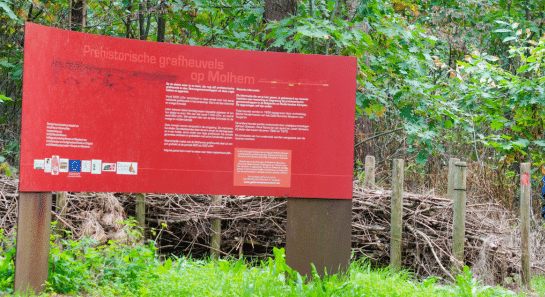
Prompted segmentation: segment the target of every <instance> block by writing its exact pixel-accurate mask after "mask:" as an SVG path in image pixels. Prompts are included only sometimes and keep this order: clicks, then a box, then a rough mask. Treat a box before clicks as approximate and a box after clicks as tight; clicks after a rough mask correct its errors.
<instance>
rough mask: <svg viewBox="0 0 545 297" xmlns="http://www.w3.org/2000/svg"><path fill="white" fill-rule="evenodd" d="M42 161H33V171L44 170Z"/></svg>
mask: <svg viewBox="0 0 545 297" xmlns="http://www.w3.org/2000/svg"><path fill="white" fill-rule="evenodd" d="M44 166H45V165H44V160H43V159H36V160H34V169H44Z"/></svg>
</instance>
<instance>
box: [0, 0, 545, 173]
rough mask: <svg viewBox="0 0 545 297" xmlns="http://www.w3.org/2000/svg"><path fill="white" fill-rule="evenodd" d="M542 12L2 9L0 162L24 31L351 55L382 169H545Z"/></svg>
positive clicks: (14, 127) (465, 8)
mask: <svg viewBox="0 0 545 297" xmlns="http://www.w3.org/2000/svg"><path fill="white" fill-rule="evenodd" d="M544 11H545V2H543V1H537V0H524V1H522V0H511V1H499V0H459V1H447V0H445V1H437V0H414V1H404V0H392V1H378V0H360V1H354V0H298V1H296V0H267V1H258V0H214V1H210V0H195V1H189V0H122V1H111V0H105V1H100V0H86V1H82V0H72V1H70V0H54V1H48V0H17V1H14V0H0V52H1V56H0V68H1V69H2V71H1V72H0V110H1V111H2V112H1V113H0V125H1V126H2V129H1V130H0V149H1V150H2V153H1V154H0V162H4V161H7V162H9V163H10V164H12V165H17V163H18V151H19V134H20V117H21V102H22V100H23V98H22V72H23V52H24V39H23V36H24V23H25V22H27V21H28V22H34V23H39V24H43V25H46V26H51V27H56V28H63V29H71V30H78V31H84V32H87V33H91V34H100V35H108V36H117V37H124V38H134V39H141V40H149V41H159V42H169V43H177V44H189V45H199V46H212V47H223V48H236V49H245V50H258V51H276V50H278V49H280V48H281V49H282V50H285V51H288V52H292V53H304V54H321V55H344V56H354V57H357V58H358V61H359V63H358V65H359V69H358V76H357V78H355V79H357V81H358V88H357V90H354V92H356V98H357V106H356V110H355V113H354V115H355V120H357V123H358V125H361V124H362V123H365V125H366V126H367V130H358V131H360V132H357V133H356V135H355V141H356V142H355V146H356V148H357V149H358V150H359V149H361V148H362V147H363V145H368V144H369V143H371V142H372V146H373V147H374V148H375V154H376V155H377V158H378V162H379V164H380V162H384V161H386V160H389V159H392V158H393V157H396V156H404V157H405V158H406V159H414V160H415V161H416V164H420V166H422V167H421V168H424V169H425V168H426V167H425V166H432V165H434V164H435V165H437V164H439V165H441V164H444V163H445V162H446V160H448V158H449V157H459V158H461V159H465V160H471V159H473V160H477V161H485V162H486V163H487V164H490V165H491V166H493V167H494V168H497V169H498V170H499V169H501V168H503V169H505V168H512V164H516V163H517V162H520V161H532V162H533V163H534V165H536V166H534V167H537V166H541V165H543V163H544V161H543V157H544V154H543V148H544V147H545V139H544V137H543V133H544V119H545V88H544V87H543V81H544V80H545V76H544V71H543V69H544V68H543V66H542V63H543V59H544V52H545V37H544V33H545V31H544V29H543V24H544V22H545V17H544ZM285 15H288V17H283V16H285ZM361 131H364V132H361ZM384 132H386V133H384ZM373 135H375V136H377V137H374V138H373ZM379 136H380V137H379ZM369 139H372V140H370V141H368V140H369ZM364 153H365V152H361V151H359V153H357V154H356V163H355V168H356V169H357V167H358V164H361V163H360V162H359V161H360V160H361V158H362V157H364V156H363V154H364ZM426 164H427V165H426ZM429 168H431V167H428V173H429V171H430V170H431V169H429ZM512 170H513V169H512ZM502 172H503V171H502Z"/></svg>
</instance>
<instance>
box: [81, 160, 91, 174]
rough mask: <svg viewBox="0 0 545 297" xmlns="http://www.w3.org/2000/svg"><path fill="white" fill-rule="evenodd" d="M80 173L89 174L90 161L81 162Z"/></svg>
mask: <svg viewBox="0 0 545 297" xmlns="http://www.w3.org/2000/svg"><path fill="white" fill-rule="evenodd" d="M81 172H91V161H89V160H82V161H81Z"/></svg>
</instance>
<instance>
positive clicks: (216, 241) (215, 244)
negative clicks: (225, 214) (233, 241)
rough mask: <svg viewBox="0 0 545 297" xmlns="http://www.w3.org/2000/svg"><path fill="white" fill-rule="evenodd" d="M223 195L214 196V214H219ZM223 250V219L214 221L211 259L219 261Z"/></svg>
mask: <svg viewBox="0 0 545 297" xmlns="http://www.w3.org/2000/svg"><path fill="white" fill-rule="evenodd" d="M220 206H221V195H212V213H213V214H218V213H219V210H218V208H219V207H220ZM220 250H221V219H212V237H211V239H210V258H212V259H214V260H217V259H218V258H219V255H220Z"/></svg>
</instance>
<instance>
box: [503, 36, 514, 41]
mask: <svg viewBox="0 0 545 297" xmlns="http://www.w3.org/2000/svg"><path fill="white" fill-rule="evenodd" d="M515 39H517V37H515V36H509V37H506V38H505V39H503V42H504V43H505V42H509V41H511V40H515Z"/></svg>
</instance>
